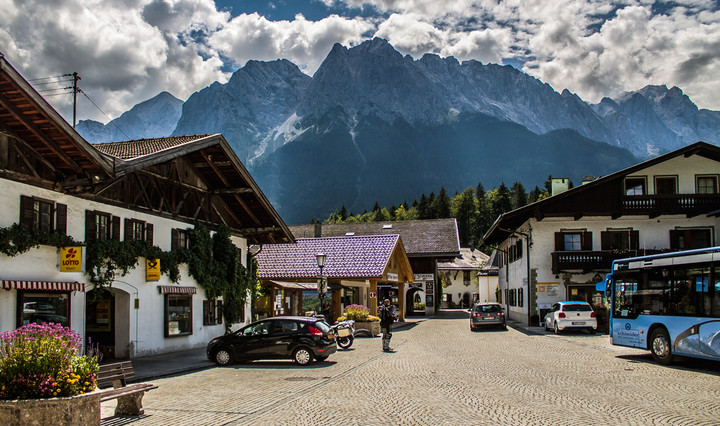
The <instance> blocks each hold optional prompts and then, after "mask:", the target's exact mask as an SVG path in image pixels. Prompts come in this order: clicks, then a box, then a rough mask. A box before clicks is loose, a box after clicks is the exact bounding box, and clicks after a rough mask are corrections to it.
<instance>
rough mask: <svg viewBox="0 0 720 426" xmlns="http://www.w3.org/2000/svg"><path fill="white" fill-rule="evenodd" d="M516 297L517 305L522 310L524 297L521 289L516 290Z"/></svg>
mask: <svg viewBox="0 0 720 426" xmlns="http://www.w3.org/2000/svg"><path fill="white" fill-rule="evenodd" d="M517 291H518V296H517V302H518V303H517V305H518V306H519V307H521V308H522V306H523V303H524V300H523V299H524V297H523V289H521V288H519V289H518V290H517Z"/></svg>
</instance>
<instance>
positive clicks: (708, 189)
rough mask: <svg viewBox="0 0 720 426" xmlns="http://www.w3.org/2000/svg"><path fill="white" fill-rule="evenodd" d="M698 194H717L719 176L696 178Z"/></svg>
mask: <svg viewBox="0 0 720 426" xmlns="http://www.w3.org/2000/svg"><path fill="white" fill-rule="evenodd" d="M696 185H697V193H698V194H717V192H718V177H717V176H698V177H697V178H696Z"/></svg>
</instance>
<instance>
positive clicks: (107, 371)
mask: <svg viewBox="0 0 720 426" xmlns="http://www.w3.org/2000/svg"><path fill="white" fill-rule="evenodd" d="M131 377H135V371H134V370H133V367H132V362H130V361H122V362H115V363H112V364H101V365H100V369H99V371H98V375H97V381H96V382H97V386H98V387H103V386H106V385H112V389H102V390H101V391H100V402H105V401H109V400H111V399H117V400H118V401H117V407H116V408H115V415H116V416H139V415H141V414H144V413H145V410H143V407H142V398H143V396H144V395H145V392H147V391H149V390H152V389H157V385H153V384H150V383H135V384H131V385H128V384H127V383H126V380H127V379H129V378H131Z"/></svg>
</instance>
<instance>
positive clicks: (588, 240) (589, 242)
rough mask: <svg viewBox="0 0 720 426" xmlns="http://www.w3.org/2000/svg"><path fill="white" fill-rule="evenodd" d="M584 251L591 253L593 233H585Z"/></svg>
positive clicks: (583, 240)
mask: <svg viewBox="0 0 720 426" xmlns="http://www.w3.org/2000/svg"><path fill="white" fill-rule="evenodd" d="M582 249H583V250H587V251H591V250H592V249H593V244H592V232H584V233H583V239H582Z"/></svg>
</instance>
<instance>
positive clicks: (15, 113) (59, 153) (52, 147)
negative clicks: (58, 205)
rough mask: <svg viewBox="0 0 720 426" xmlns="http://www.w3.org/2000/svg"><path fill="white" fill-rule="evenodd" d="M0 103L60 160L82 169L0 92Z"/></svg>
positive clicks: (75, 168)
mask: <svg viewBox="0 0 720 426" xmlns="http://www.w3.org/2000/svg"><path fill="white" fill-rule="evenodd" d="M0 103H1V104H3V106H4V107H5V108H7V110H8V111H9V112H10V113H11V114H12V115H13V116H14V117H15V118H16V119H17V120H18V121H20V122H21V123H22V124H23V125H24V126H25V127H27V128H28V130H30V132H32V134H34V135H35V136H36V137H37V138H38V139H40V140H41V141H42V142H44V143H45V145H47V146H48V148H50V150H51V151H52V152H53V153H55V155H57V156H58V157H60V159H61V160H62V161H64V162H65V164H67V165H68V166H70V167H72V168H73V169H74V170H75V171H76V172H78V173H82V172H83V171H84V170H83V168H82V167H81V166H80V165H79V164H77V163H76V162H75V161H73V159H71V158H70V157H68V156H67V155H66V154H65V152H64V151H63V150H62V149H61V148H60V147H59V146H58V145H57V144H56V143H55V142H54V141H53V140H51V139H50V138H49V137H48V136H47V135H46V134H45V132H43V131H42V130H41V129H40V128H38V127H37V126H36V125H35V123H33V122H31V121H29V120H28V119H27V117H26V116H25V114H24V113H23V112H22V111H20V110H19V109H17V108H16V107H15V105H13V104H12V102H11V101H10V99H8V98H7V97H5V95H3V94H2V93H0Z"/></svg>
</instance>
